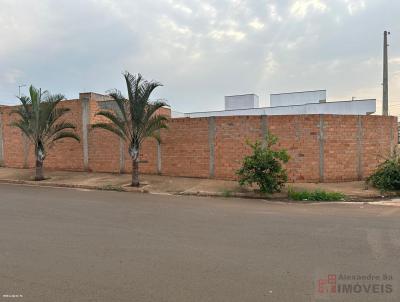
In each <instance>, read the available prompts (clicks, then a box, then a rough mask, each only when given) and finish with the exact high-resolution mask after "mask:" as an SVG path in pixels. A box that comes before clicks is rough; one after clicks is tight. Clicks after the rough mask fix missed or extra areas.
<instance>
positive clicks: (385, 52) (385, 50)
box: [382, 30, 390, 116]
mask: <svg viewBox="0 0 400 302" xmlns="http://www.w3.org/2000/svg"><path fill="white" fill-rule="evenodd" d="M388 35H390V32H388V31H386V30H385V31H384V33H383V83H382V85H383V97H382V106H383V107H382V115H385V116H387V115H389V81H388V77H389V72H388V46H389V44H388V40H387V39H388V38H387V36H388Z"/></svg>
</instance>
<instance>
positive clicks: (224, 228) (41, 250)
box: [0, 185, 400, 302]
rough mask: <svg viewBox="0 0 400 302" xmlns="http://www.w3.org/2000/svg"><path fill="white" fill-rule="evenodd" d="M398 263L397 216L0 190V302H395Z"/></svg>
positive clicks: (361, 209)
mask: <svg viewBox="0 0 400 302" xmlns="http://www.w3.org/2000/svg"><path fill="white" fill-rule="evenodd" d="M399 258H400V208H399V207H397V208H395V207H380V206H369V205H326V204H325V205H295V204H283V203H266V202H262V201H255V200H244V199H243V200H241V199H222V198H220V199H211V198H195V197H180V196H177V197H174V196H161V195H149V194H135V193H119V192H99V191H83V190H72V189H56V188H39V187H28V186H15V185H0V301H40V302H43V301H51V302H53V301H107V302H111V301H152V302H154V301H171V302H172V301H173V302H178V301H182V302H189V301H215V302H225V301H229V302H234V301H240V302H243V301H288V302H289V301H290V302H293V301H296V302H298V301H363V302H364V301H374V302H375V301H400V294H399V293H400V287H399V280H400V264H399V263H400V261H399ZM328 274H336V275H337V283H340V282H342V283H348V281H343V279H342V281H340V280H338V278H339V276H340V274H348V275H364V276H365V275H366V276H368V275H369V274H372V275H373V276H375V275H379V276H381V275H382V274H387V276H392V278H393V279H392V280H386V281H384V280H378V281H374V282H373V283H377V284H379V286H380V285H381V284H384V286H386V284H391V285H390V286H391V287H392V288H393V290H392V291H391V293H388V292H386V291H384V292H382V288H381V287H379V288H378V291H379V293H371V292H370V291H369V293H365V290H366V289H368V287H366V289H363V291H362V292H361V293H354V292H352V293H351V294H350V293H348V292H347V293H340V294H338V293H336V294H332V295H328V294H327V293H323V294H321V293H318V280H319V279H326V278H327V276H328ZM382 278H383V276H382ZM375 280H376V279H375ZM365 282H366V281H365V280H364V281H360V282H359V284H360V285H363V284H364V283H365ZM324 289H325V287H324ZM326 289H329V288H328V287H326ZM354 289H356V288H354ZM370 289H371V288H370ZM384 289H385V288H384ZM357 291H358V290H357ZM13 295H14V296H13Z"/></svg>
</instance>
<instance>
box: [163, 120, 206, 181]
mask: <svg viewBox="0 0 400 302" xmlns="http://www.w3.org/2000/svg"><path fill="white" fill-rule="evenodd" d="M161 138H162V144H161V150H162V151H161V162H162V174H165V175H172V176H189V177H208V176H209V160H210V158H209V157H210V155H209V146H208V119H207V118H198V119H172V120H171V121H170V123H169V129H168V130H163V131H162V134H161Z"/></svg>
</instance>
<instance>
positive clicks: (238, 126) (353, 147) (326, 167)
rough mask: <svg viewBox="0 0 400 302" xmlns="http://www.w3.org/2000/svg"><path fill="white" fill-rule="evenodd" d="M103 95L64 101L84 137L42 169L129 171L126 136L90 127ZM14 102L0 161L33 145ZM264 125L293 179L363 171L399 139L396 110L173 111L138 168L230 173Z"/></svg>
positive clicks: (27, 154)
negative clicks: (181, 114)
mask: <svg viewBox="0 0 400 302" xmlns="http://www.w3.org/2000/svg"><path fill="white" fill-rule="evenodd" d="M103 99H104V97H103V96H101V95H98V94H93V93H83V94H81V95H80V99H79V100H70V101H64V102H62V106H67V107H69V108H71V112H69V113H68V115H67V116H66V118H68V119H70V120H71V121H72V122H73V123H75V124H76V125H77V127H78V134H79V135H80V136H81V138H82V142H81V143H77V142H75V141H73V140H70V139H66V140H62V141H59V142H57V143H56V144H55V145H54V146H53V148H51V149H50V150H49V153H48V157H47V159H46V161H45V167H46V168H47V169H61V170H76V171H82V170H89V171H99V172H121V171H122V172H130V171H131V161H130V158H129V153H128V146H127V144H126V143H124V142H121V140H120V139H119V138H118V137H116V136H115V135H113V134H112V133H109V132H107V131H105V130H101V129H95V130H91V124H93V123H94V122H96V121H99V117H96V116H95V113H96V112H97V110H99V102H101V101H102V100H103ZM85 101H86V102H87V106H86V107H85V106H84V102H85ZM84 108H86V109H84ZM11 109H12V108H11V107H6V106H5V107H0V112H1V117H2V123H1V125H2V127H1V130H2V133H1V134H2V135H0V138H1V137H2V139H3V150H2V152H0V155H1V154H2V157H3V158H2V159H1V158H0V163H1V162H3V164H4V165H5V166H8V167H18V168H22V167H24V166H27V167H32V166H33V165H34V156H33V147H32V145H31V144H29V142H27V141H26V139H24V137H23V136H22V135H21V133H20V131H19V130H18V129H16V128H12V127H10V126H9V124H10V122H11V121H12V119H13V118H15V116H10V114H9V112H10V110H11ZM162 114H166V115H170V111H169V110H168V109H163V112H162ZM85 128H86V129H87V131H86V133H87V139H86V140H85V135H84V132H85V131H84V129H85ZM267 131H270V132H271V133H273V134H275V135H277V136H278V137H279V144H278V145H279V147H282V148H285V149H287V150H288V152H289V154H290V156H291V160H290V161H289V163H288V164H287V165H286V168H287V170H288V174H289V178H290V180H291V181H294V182H316V181H326V182H328V181H350V180H357V179H363V178H365V177H366V176H368V175H370V174H371V172H372V171H373V170H374V169H375V168H376V166H377V165H378V164H379V163H380V162H381V161H382V160H383V159H384V157H385V156H388V155H389V154H390V152H391V151H392V150H393V149H394V147H395V146H396V145H397V139H398V138H397V118H395V117H383V116H340V115H288V116H263V117H261V116H235V117H213V118H194V119H189V118H179V119H170V121H169V129H168V130H162V131H161V138H162V144H161V145H159V144H158V143H157V142H156V141H155V140H154V139H147V140H146V141H145V142H144V144H143V146H142V149H141V160H142V161H143V163H141V165H140V170H141V172H143V173H151V174H155V173H159V172H161V174H164V175H171V176H188V177H215V178H217V179H235V178H236V176H235V171H236V170H237V169H238V168H239V167H240V165H241V161H242V159H243V157H244V156H245V155H247V154H250V152H251V150H250V148H249V147H248V146H247V145H246V140H249V141H251V142H254V141H255V140H262V139H263V137H265V134H266V132H267ZM84 146H87V148H86V149H85V148H84ZM0 147H1V144H0ZM85 150H86V151H85ZM0 151H1V150H0ZM85 152H86V155H85ZM85 158H87V160H86V161H87V164H86V165H85Z"/></svg>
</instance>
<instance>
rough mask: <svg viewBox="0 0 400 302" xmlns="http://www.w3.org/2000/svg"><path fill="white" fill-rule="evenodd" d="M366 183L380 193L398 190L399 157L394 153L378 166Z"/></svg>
mask: <svg viewBox="0 0 400 302" xmlns="http://www.w3.org/2000/svg"><path fill="white" fill-rule="evenodd" d="M367 182H369V183H371V184H372V185H373V186H374V187H376V188H378V189H380V190H381V191H397V190H400V156H399V155H398V153H397V152H396V153H395V154H394V155H393V156H391V157H390V158H388V159H386V160H385V161H384V162H383V163H382V164H380V165H379V166H378V168H377V169H376V170H375V172H374V173H373V174H372V175H371V176H370V177H369V178H368V179H367Z"/></svg>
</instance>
